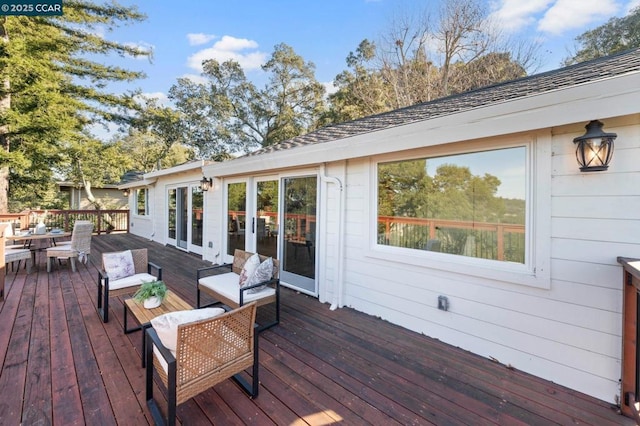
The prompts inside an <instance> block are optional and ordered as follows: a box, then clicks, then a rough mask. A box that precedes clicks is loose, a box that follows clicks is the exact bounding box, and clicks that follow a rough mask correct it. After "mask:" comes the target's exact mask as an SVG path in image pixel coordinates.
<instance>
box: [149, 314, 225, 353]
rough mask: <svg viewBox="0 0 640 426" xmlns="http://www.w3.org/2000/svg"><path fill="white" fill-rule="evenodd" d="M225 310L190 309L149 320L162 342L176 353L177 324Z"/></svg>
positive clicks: (212, 315)
mask: <svg viewBox="0 0 640 426" xmlns="http://www.w3.org/2000/svg"><path fill="white" fill-rule="evenodd" d="M224 312H225V310H224V309H222V308H203V309H190V310H187V311H175V312H169V313H167V314H163V315H159V316H157V317H155V318H154V319H152V320H151V326H152V327H153V329H154V330H155V331H156V333H158V337H159V338H160V341H161V342H162V344H163V345H164V346H165V347H166V348H167V349H169V350H170V351H171V353H172V354H173V356H175V355H176V346H177V340H178V326H179V325H181V324H188V323H190V322H194V321H200V320H203V319H208V318H213V317H217V316H218V315H221V314H223V313H224Z"/></svg>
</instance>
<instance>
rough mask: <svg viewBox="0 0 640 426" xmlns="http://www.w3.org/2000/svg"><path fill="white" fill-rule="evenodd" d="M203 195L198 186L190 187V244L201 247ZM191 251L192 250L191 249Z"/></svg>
mask: <svg viewBox="0 0 640 426" xmlns="http://www.w3.org/2000/svg"><path fill="white" fill-rule="evenodd" d="M203 221H204V197H203V193H202V189H200V187H199V186H192V187H191V245H192V246H197V247H202V228H203V223H204V222H203ZM192 251H193V250H192Z"/></svg>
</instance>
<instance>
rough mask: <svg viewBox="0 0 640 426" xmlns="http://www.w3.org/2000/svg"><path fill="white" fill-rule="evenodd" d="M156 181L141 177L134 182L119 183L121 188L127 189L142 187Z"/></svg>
mask: <svg viewBox="0 0 640 426" xmlns="http://www.w3.org/2000/svg"><path fill="white" fill-rule="evenodd" d="M155 183H156V179H141V180H135V181H133V182H127V183H123V184H122V185H118V189H119V190H123V189H127V188H142V187H145V186H151V185H154V184H155Z"/></svg>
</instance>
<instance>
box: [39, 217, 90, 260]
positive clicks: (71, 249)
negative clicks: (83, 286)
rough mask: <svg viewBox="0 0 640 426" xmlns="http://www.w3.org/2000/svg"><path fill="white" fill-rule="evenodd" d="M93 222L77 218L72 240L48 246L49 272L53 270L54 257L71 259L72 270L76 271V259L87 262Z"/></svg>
mask: <svg viewBox="0 0 640 426" xmlns="http://www.w3.org/2000/svg"><path fill="white" fill-rule="evenodd" d="M92 233H93V223H91V222H90V221H88V220H77V221H76V222H75V223H74V225H73V233H72V234H71V241H69V242H66V243H63V244H59V245H56V246H53V247H49V248H47V272H51V264H52V263H53V259H69V262H70V263H71V270H72V271H73V272H76V259H78V260H79V261H80V262H84V263H87V261H88V260H89V254H90V253H91V234H92Z"/></svg>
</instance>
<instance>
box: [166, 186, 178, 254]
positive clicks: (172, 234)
mask: <svg viewBox="0 0 640 426" xmlns="http://www.w3.org/2000/svg"><path fill="white" fill-rule="evenodd" d="M167 204H168V216H167V217H168V219H169V220H168V221H167V224H168V229H167V237H168V238H169V239H171V240H174V241H175V239H176V190H175V189H173V188H172V189H170V190H169V193H168V196H167ZM174 244H175V243H174Z"/></svg>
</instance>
